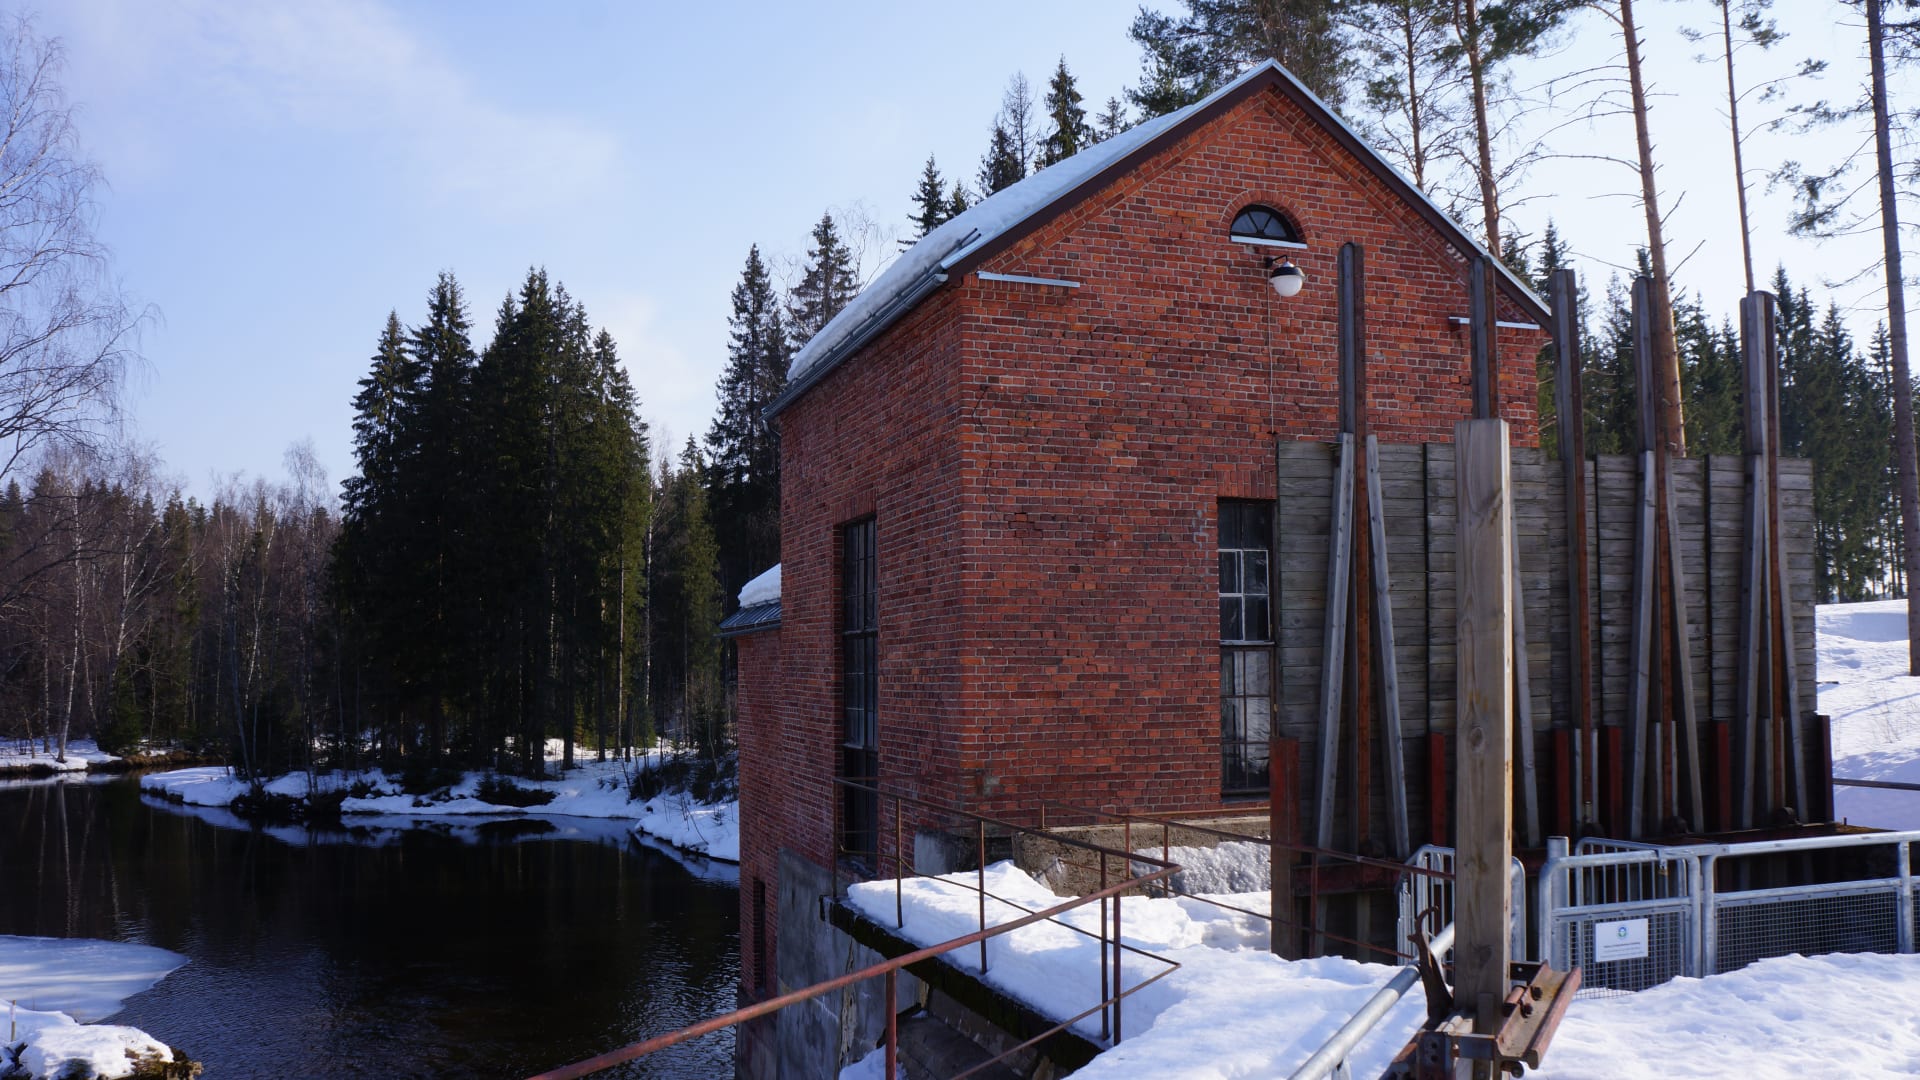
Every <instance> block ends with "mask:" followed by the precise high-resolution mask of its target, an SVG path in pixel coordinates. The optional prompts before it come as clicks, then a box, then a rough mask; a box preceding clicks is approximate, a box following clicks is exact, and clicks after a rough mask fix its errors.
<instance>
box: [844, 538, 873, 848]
mask: <svg viewBox="0 0 1920 1080" xmlns="http://www.w3.org/2000/svg"><path fill="white" fill-rule="evenodd" d="M875 537H876V532H875V529H874V522H873V519H872V518H868V519H867V520H865V521H856V522H854V523H853V524H851V525H847V526H844V527H843V528H842V529H841V533H840V718H841V719H840V775H841V776H843V777H845V778H846V779H848V780H850V781H852V782H853V783H856V784H861V785H865V786H866V787H868V788H871V787H873V786H874V785H876V784H878V783H879V777H880V716H879V699H880V665H879V663H878V659H879V639H880V620H879V617H878V610H877V608H876V605H875V593H876V591H877V589H876V585H877V582H878V577H877V575H876V572H875V560H874V555H875V551H874V549H875V547H876V543H875ZM840 823H841V830H842V833H841V838H840V840H841V846H842V847H843V848H845V849H846V851H847V853H848V854H849V855H850V856H851V857H853V858H855V859H859V860H862V861H873V862H874V863H875V864H877V860H875V856H874V854H873V853H874V852H876V851H877V850H878V848H879V824H880V796H879V794H878V793H877V792H875V791H870V790H861V789H857V788H851V787H849V788H845V789H843V798H842V801H841V818H840Z"/></svg>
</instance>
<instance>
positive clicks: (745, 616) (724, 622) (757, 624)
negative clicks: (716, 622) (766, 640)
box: [720, 600, 780, 638]
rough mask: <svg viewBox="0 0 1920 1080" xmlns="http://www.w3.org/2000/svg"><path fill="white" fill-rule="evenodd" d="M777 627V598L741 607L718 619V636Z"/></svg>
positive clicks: (732, 635) (724, 636) (750, 632)
mask: <svg viewBox="0 0 1920 1080" xmlns="http://www.w3.org/2000/svg"><path fill="white" fill-rule="evenodd" d="M778 629H780V601H778V600H773V601H770V602H768V603H765V604H755V605H753V606H752V607H743V608H741V609H740V610H739V611H736V612H734V613H733V614H731V615H729V616H727V617H726V618H724V619H721V620H720V636H721V637H723V638H727V637H739V636H741V635H742V634H757V633H759V632H760V631H762V630H778Z"/></svg>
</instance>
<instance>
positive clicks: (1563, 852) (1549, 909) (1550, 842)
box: [1533, 836, 1567, 964]
mask: <svg viewBox="0 0 1920 1080" xmlns="http://www.w3.org/2000/svg"><path fill="white" fill-rule="evenodd" d="M1566 857H1567V838H1566V837H1564V836H1549V837H1547V861H1546V862H1544V863H1541V864H1540V904H1539V908H1540V915H1539V921H1537V922H1536V923H1535V924H1534V927H1533V937H1534V941H1535V942H1536V943H1537V947H1538V948H1539V959H1540V962H1541V963H1543V964H1552V963H1553V913H1554V912H1555V911H1557V910H1559V908H1560V862H1561V860H1563V859H1565V858H1566Z"/></svg>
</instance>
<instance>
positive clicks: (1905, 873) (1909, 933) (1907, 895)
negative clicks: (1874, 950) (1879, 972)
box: [1894, 840, 1913, 953]
mask: <svg viewBox="0 0 1920 1080" xmlns="http://www.w3.org/2000/svg"><path fill="white" fill-rule="evenodd" d="M1894 850H1895V851H1896V852H1898V854H1897V855H1896V856H1895V857H1894V861H1895V863H1896V864H1897V865H1898V866H1899V867H1900V911H1899V912H1898V915H1897V917H1896V920H1895V925H1896V926H1898V927H1899V935H1900V951H1901V952H1903V953H1910V952H1912V951H1913V853H1912V850H1911V845H1910V844H1909V843H1908V842H1907V841H1904V840H1903V841H1901V842H1900V843H1898V844H1896V845H1894Z"/></svg>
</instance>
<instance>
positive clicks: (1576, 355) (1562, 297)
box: [1551, 270, 1600, 824]
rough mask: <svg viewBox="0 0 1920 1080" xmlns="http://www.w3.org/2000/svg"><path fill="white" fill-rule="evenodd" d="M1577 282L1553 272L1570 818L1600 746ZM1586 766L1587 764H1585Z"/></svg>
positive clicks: (1578, 817)
mask: <svg viewBox="0 0 1920 1080" xmlns="http://www.w3.org/2000/svg"><path fill="white" fill-rule="evenodd" d="M1579 290H1580V283H1579V279H1578V278H1576V277H1575V276H1574V272H1573V271H1572V270H1556V271H1554V272H1553V279H1552V281H1551V292H1552V297H1553V347H1554V363H1555V367H1554V382H1553V392H1554V408H1555V411H1556V412H1557V413H1558V415H1559V424H1560V470H1561V475H1562V476H1563V477H1564V478H1565V481H1566V511H1567V601H1568V607H1567V611H1568V613H1569V614H1570V616H1571V617H1572V620H1573V626H1572V641H1571V642H1570V644H1569V648H1568V655H1569V658H1570V660H1571V663H1570V665H1569V667H1568V672H1567V674H1568V680H1569V683H1570V686H1571V693H1570V694H1569V695H1568V697H1569V700H1570V702H1571V703H1572V705H1573V715H1572V717H1571V718H1570V719H1571V723H1572V726H1573V729H1574V731H1575V733H1576V734H1575V735H1574V738H1573V760H1572V762H1571V765H1572V770H1571V771H1572V773H1573V784H1572V788H1571V790H1570V791H1567V792H1565V793H1564V796H1563V797H1565V798H1566V799H1568V800H1569V802H1570V804H1571V808H1572V811H1573V820H1574V821H1575V822H1576V823H1580V824H1584V823H1586V822H1591V821H1594V820H1595V819H1597V818H1598V816H1599V806H1598V801H1599V794H1600V760H1599V759H1600V750H1599V744H1598V743H1597V742H1596V741H1595V739H1594V730H1593V676H1592V674H1591V673H1590V668H1589V665H1590V664H1591V663H1592V658H1593V593H1592V591H1591V583H1590V577H1589V573H1588V563H1587V432H1586V401H1585V397H1584V395H1583V394H1582V393H1581V387H1580V310H1579V303H1580V291H1579ZM1583 766H1585V767H1583Z"/></svg>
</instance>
